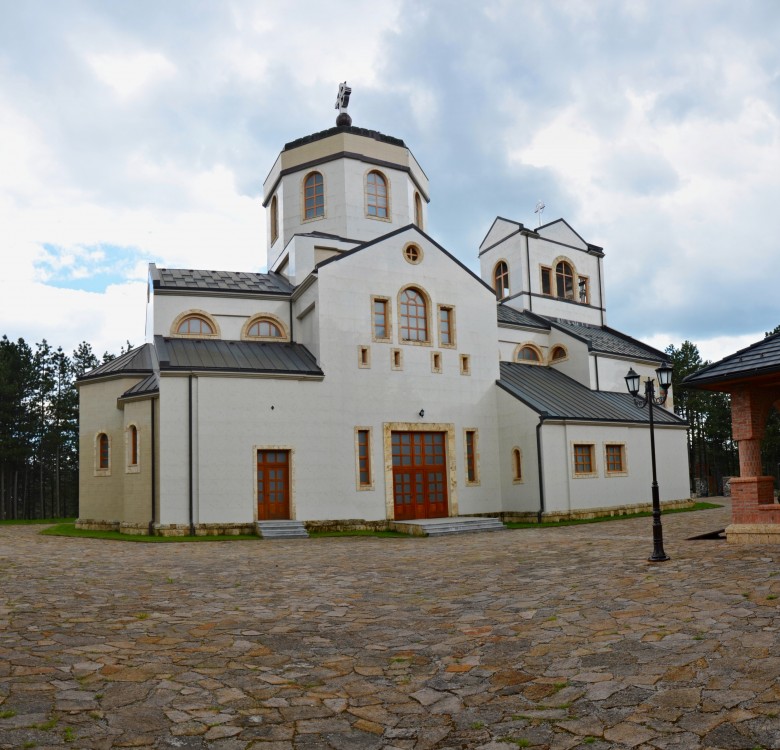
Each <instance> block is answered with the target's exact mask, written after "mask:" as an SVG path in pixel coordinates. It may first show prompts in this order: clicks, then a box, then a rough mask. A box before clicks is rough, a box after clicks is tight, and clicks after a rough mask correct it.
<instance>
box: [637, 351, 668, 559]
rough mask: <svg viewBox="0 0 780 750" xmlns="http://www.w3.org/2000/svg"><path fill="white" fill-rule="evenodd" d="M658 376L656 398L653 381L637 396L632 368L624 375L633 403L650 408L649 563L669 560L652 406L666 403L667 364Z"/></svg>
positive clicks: (648, 380)
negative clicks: (651, 483)
mask: <svg viewBox="0 0 780 750" xmlns="http://www.w3.org/2000/svg"><path fill="white" fill-rule="evenodd" d="M655 374H656V375H657V376H658V385H659V386H660V388H661V395H660V396H658V398H656V396H655V387H654V386H653V379H652V378H648V379H647V380H646V381H645V395H644V396H640V395H639V375H637V373H635V372H634V368H633V367H632V368H631V369H630V370H629V371H628V374H627V375H626V388H628V392H629V393H630V394H631V395H632V396H633V397H634V403H635V404H636V405H637V406H638V407H639V408H640V409H644V408H645V406H649V407H650V460H651V463H652V466H653V486H652V495H653V554H652V555H650V557H649V558H648V560H650V562H664V561H665V560H668V559H669V555H667V554H666V552H664V531H663V527H662V526H661V500H660V498H659V497H658V478H657V476H656V471H655V428H654V422H653V406H660V405H661V404H663V403H664V402H665V401H666V394H667V393H668V391H669V386H670V385H671V384H672V368H671V366H670V365H669V363H668V362H664V363H662V364H661V366H660V367H659V368H658V369H657V370H656V371H655Z"/></svg>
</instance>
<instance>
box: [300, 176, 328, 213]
mask: <svg viewBox="0 0 780 750" xmlns="http://www.w3.org/2000/svg"><path fill="white" fill-rule="evenodd" d="M319 216H325V182H324V180H323V179H322V175H321V174H320V173H319V172H310V173H309V174H308V175H306V179H305V180H304V182H303V217H304V219H316V218H317V217H319Z"/></svg>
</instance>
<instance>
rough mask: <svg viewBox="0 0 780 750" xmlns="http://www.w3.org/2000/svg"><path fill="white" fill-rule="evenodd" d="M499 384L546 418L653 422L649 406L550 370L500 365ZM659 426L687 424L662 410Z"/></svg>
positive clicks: (657, 414) (658, 414)
mask: <svg viewBox="0 0 780 750" xmlns="http://www.w3.org/2000/svg"><path fill="white" fill-rule="evenodd" d="M498 385H499V386H500V387H501V388H503V389H504V390H505V391H507V392H508V393H510V394H511V395H513V396H514V397H515V398H517V399H518V400H520V401H522V402H523V403H524V404H526V405H527V406H528V407H529V408H531V409H533V410H534V411H535V412H536V413H537V414H545V415H546V417H545V418H546V419H566V420H571V421H583V422H591V421H593V422H634V423H639V424H641V423H646V422H649V421H650V413H649V410H648V409H647V407H645V408H644V409H642V408H640V407H638V406H637V405H636V404H635V403H634V399H633V398H632V397H631V394H629V393H618V392H614V391H592V390H590V388H587V387H586V386H584V385H582V384H581V383H578V382H577V381H576V380H574V379H572V378H570V377H569V376H568V375H564V374H563V373H562V372H560V371H558V370H555V369H553V368H551V367H542V366H539V365H526V364H520V363H519V362H501V378H500V380H499V381H498ZM653 414H654V419H655V422H657V423H658V424H671V425H685V422H684V421H683V420H682V419H680V418H679V417H678V416H677V415H675V414H673V413H672V412H670V411H667V410H666V409H663V408H660V407H659V408H656V409H655V410H654V412H653Z"/></svg>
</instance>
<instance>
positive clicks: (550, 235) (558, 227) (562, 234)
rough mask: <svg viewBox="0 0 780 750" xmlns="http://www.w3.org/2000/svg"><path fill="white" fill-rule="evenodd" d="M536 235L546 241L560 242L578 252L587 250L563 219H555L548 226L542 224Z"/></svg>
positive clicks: (586, 244) (586, 245)
mask: <svg viewBox="0 0 780 750" xmlns="http://www.w3.org/2000/svg"><path fill="white" fill-rule="evenodd" d="M536 233H537V234H538V235H539V236H540V237H543V238H544V239H546V240H553V241H555V242H560V243H561V244H563V245H570V246H571V247H576V248H578V249H579V250H587V249H588V247H589V245H588V243H587V242H585V240H584V239H583V238H582V237H580V235H579V234H577V232H575V231H574V229H572V227H571V225H570V224H569V223H568V222H567V221H566V220H565V219H556V220H555V221H551V222H550V223H549V224H544V225H542V226H541V227H539V228H538V229H537V230H536Z"/></svg>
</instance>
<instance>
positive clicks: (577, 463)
mask: <svg viewBox="0 0 780 750" xmlns="http://www.w3.org/2000/svg"><path fill="white" fill-rule="evenodd" d="M574 473H575V474H593V473H594V469H593V445H592V444H590V443H588V444H583V443H576V444H575V445H574Z"/></svg>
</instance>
